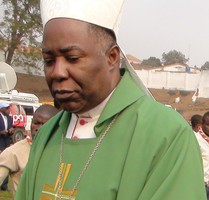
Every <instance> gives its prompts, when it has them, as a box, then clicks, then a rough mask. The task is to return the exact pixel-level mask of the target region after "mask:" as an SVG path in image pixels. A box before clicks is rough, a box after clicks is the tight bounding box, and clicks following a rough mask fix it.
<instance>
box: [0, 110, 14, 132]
mask: <svg viewBox="0 0 209 200" xmlns="http://www.w3.org/2000/svg"><path fill="white" fill-rule="evenodd" d="M9 108H10V107H6V108H1V109H0V112H1V113H2V114H3V115H5V116H7V115H9V113H10V110H9ZM8 131H9V133H10V134H12V132H13V131H14V128H10V129H9V130H3V131H0V133H1V134H3V135H6V134H7V133H8Z"/></svg>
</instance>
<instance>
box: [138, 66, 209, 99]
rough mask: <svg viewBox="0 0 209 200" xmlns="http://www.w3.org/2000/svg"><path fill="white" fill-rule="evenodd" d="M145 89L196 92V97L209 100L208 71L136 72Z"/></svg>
mask: <svg viewBox="0 0 209 200" xmlns="http://www.w3.org/2000/svg"><path fill="white" fill-rule="evenodd" d="M136 73H137V75H138V76H139V77H140V79H141V80H142V81H143V83H144V84H145V86H146V87H147V88H155V89H162V88H164V89H168V90H185V91H197V89H198V97H204V98H209V70H207V71H202V72H200V73H182V72H155V71H150V70H136Z"/></svg>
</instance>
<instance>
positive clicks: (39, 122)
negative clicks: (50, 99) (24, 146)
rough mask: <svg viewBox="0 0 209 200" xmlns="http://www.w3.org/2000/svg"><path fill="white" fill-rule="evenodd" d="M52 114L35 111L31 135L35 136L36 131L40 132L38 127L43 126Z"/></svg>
mask: <svg viewBox="0 0 209 200" xmlns="http://www.w3.org/2000/svg"><path fill="white" fill-rule="evenodd" d="M50 118H51V116H49V115H48V114H47V113H35V114H34V115H33V119H32V122H31V136H32V138H34V136H35V135H36V133H37V132H38V129H39V128H40V127H41V126H43V125H44V124H45V123H46V122H47V121H48V120H49V119H50Z"/></svg>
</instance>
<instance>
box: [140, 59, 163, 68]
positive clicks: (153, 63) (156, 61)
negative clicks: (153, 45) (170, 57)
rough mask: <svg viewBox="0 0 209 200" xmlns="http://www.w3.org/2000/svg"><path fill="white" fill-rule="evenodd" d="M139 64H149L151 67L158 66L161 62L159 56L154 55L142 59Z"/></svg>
mask: <svg viewBox="0 0 209 200" xmlns="http://www.w3.org/2000/svg"><path fill="white" fill-rule="evenodd" d="M141 65H143V66H151V67H160V66H161V62H160V59H159V58H156V57H149V58H148V59H146V60H143V61H142V63H141Z"/></svg>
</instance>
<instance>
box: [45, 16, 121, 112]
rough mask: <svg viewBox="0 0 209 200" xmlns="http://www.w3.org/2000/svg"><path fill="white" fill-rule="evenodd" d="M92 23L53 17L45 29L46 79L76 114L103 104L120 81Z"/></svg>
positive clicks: (65, 105)
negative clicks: (92, 32)
mask: <svg viewBox="0 0 209 200" xmlns="http://www.w3.org/2000/svg"><path fill="white" fill-rule="evenodd" d="M95 41H96V40H95V37H92V36H90V35H89V28H88V24H87V23H85V22H81V21H78V20H72V19H53V20H51V21H49V22H48V23H47V24H46V26H45V29H44V36H43V50H42V51H43V58H44V63H45V67H44V71H45V76H46V81H47V83H48V86H49V89H50V91H51V93H52V96H53V97H54V98H55V99H56V100H57V102H58V103H59V104H60V106H61V107H62V108H63V109H65V110H67V111H70V112H73V113H82V112H86V111H88V110H90V109H92V108H94V107H95V106H97V105H98V104H99V103H101V102H102V101H103V100H104V99H105V98H106V97H107V96H108V95H109V94H110V93H111V91H112V90H113V89H114V87H115V86H116V84H117V82H118V81H119V70H118V69H117V73H116V72H115V71H116V70H115V67H113V65H112V64H111V62H110V60H109V57H108V56H107V55H106V54H102V53H101V48H100V47H99V46H100V45H98V44H95V43H96V42H95Z"/></svg>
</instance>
